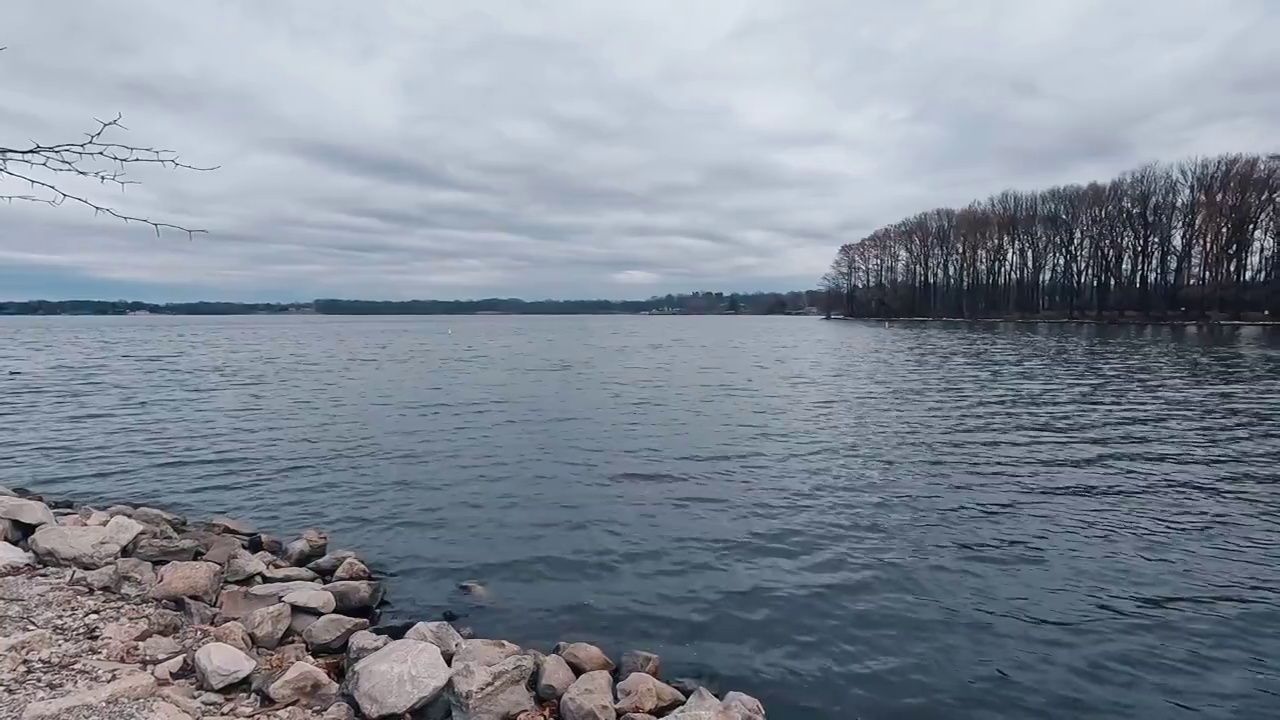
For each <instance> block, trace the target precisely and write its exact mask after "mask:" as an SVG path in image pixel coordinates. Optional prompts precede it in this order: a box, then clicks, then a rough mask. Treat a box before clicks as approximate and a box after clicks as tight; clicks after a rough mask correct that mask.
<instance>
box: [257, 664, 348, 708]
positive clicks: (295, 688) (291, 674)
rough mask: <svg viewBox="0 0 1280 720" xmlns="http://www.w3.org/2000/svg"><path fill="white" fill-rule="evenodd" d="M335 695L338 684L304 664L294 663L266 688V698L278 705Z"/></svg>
mask: <svg viewBox="0 0 1280 720" xmlns="http://www.w3.org/2000/svg"><path fill="white" fill-rule="evenodd" d="M337 694H338V683H336V682H334V681H333V680H331V679H329V676H328V675H326V674H325V673H324V671H323V670H321V669H320V668H318V667H316V666H315V665H312V664H310V663H305V662H296V663H294V664H293V665H292V666H290V668H289V669H288V670H286V671H285V672H284V674H283V675H281V676H280V679H279V680H276V681H275V682H273V683H271V685H270V687H268V688H267V696H268V697H270V698H271V699H272V700H275V701H276V702H278V703H289V702H293V701H295V700H302V699H304V698H312V697H316V696H321V695H337Z"/></svg>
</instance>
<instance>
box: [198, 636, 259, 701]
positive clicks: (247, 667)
mask: <svg viewBox="0 0 1280 720" xmlns="http://www.w3.org/2000/svg"><path fill="white" fill-rule="evenodd" d="M195 666H196V677H198V678H199V679H200V684H201V686H202V687H205V688H208V689H209V690H221V689H222V688H224V687H226V686H228V685H234V684H235V683H238V682H240V681H241V680H244V679H245V678H247V677H249V674H250V673H252V672H253V670H254V668H256V667H257V666H258V663H257V662H256V661H255V660H254V659H253V658H251V657H249V656H248V655H246V654H245V653H243V652H241V651H239V650H237V649H235V648H234V647H231V646H230V645H228V644H226V643H220V642H212V643H209V644H208V645H204V646H203V647H201V648H200V649H199V650H196V654H195Z"/></svg>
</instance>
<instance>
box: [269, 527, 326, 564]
mask: <svg viewBox="0 0 1280 720" xmlns="http://www.w3.org/2000/svg"><path fill="white" fill-rule="evenodd" d="M328 548H329V537H328V536H327V535H325V534H324V533H322V532H320V531H319V530H304V531H303V533H302V537H300V538H298V539H297V540H294V541H293V542H291V543H289V544H288V545H286V546H285V548H284V553H283V554H281V556H280V558H281V559H282V560H284V561H285V562H287V563H289V564H290V565H293V566H295V567H302V566H304V565H306V564H307V563H309V562H311V561H312V560H318V559H320V558H322V557H324V554H325V551H326V550H327V549H328Z"/></svg>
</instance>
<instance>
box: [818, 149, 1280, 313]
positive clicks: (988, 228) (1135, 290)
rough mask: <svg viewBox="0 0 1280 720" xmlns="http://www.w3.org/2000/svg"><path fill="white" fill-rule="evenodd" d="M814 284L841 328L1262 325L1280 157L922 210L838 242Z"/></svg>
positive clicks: (1269, 288)
mask: <svg viewBox="0 0 1280 720" xmlns="http://www.w3.org/2000/svg"><path fill="white" fill-rule="evenodd" d="M823 285H824V287H825V289H826V290H827V292H828V293H829V294H830V295H831V296H832V299H833V302H832V303H831V304H832V305H833V306H835V307H838V308H840V309H842V310H843V312H844V313H845V314H846V315H849V316H854V317H963V318H982V317H1041V318H1087V317H1094V318H1114V317H1124V316H1126V314H1129V315H1136V316H1140V317H1147V318H1153V319H1160V318H1169V319H1173V318H1205V317H1211V318H1218V319H1227V318H1230V319H1263V318H1267V317H1272V318H1275V317H1277V316H1280V155H1271V156H1263V155H1244V154H1232V155H1221V156H1217V157H1204V158H1193V159H1190V160H1186V161H1183V162H1178V163H1151V164H1148V165H1144V166H1142V167H1140V168H1138V169H1136V170H1132V171H1129V172H1125V173H1123V174H1121V175H1120V176H1118V177H1116V178H1114V179H1112V180H1110V181H1107V182H1091V183H1089V184H1087V185H1062V186H1058V187H1053V188H1049V189H1047V190H1042V191H1039V192H1022V191H1017V190H1006V191H1004V192H1002V193H999V194H997V195H994V196H992V197H990V198H988V199H986V200H979V201H975V202H973V203H971V204H969V205H968V206H966V207H964V208H961V209H955V208H939V209H936V210H930V211H928V212H922V213H920V214H918V215H915V216H912V217H909V218H906V219H904V220H902V221H900V222H897V223H895V224H893V225H889V226H886V227H882V228H880V229H878V230H876V231H875V232H873V233H871V234H870V235H868V236H867V237H865V238H862V239H861V240H858V241H855V242H851V243H847V244H845V245H842V246H841V247H840V249H839V251H837V253H836V257H835V260H834V261H833V262H832V265H831V269H830V271H829V272H828V273H827V274H826V276H824V278H823Z"/></svg>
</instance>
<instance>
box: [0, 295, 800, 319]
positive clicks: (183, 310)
mask: <svg viewBox="0 0 1280 720" xmlns="http://www.w3.org/2000/svg"><path fill="white" fill-rule="evenodd" d="M823 295H824V293H823V292H822V291H819V290H807V291H796V292H787V293H764V292H757V293H730V294H725V293H719V292H695V293H689V294H680V295H664V296H655V297H652V298H649V299H648V300H520V299H516V298H487V299H483V300H405V301H380V300H337V299H319V300H315V301H313V302H309V303H236V302H185V303H145V302H136V301H126V300H24V301H10V302H5V301H0V315H128V314H131V313H133V314H148V313H149V314H155V315H254V314H277V313H316V314H320V315H475V314H478V313H479V314H511V315H607V314H635V313H641V312H655V311H672V312H679V313H684V314H690V315H714V314H723V313H740V314H752V315H768V314H780V313H785V312H794V311H799V310H803V309H804V308H806V307H812V306H815V305H818V304H819V303H820V302H821V300H822V297H823Z"/></svg>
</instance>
